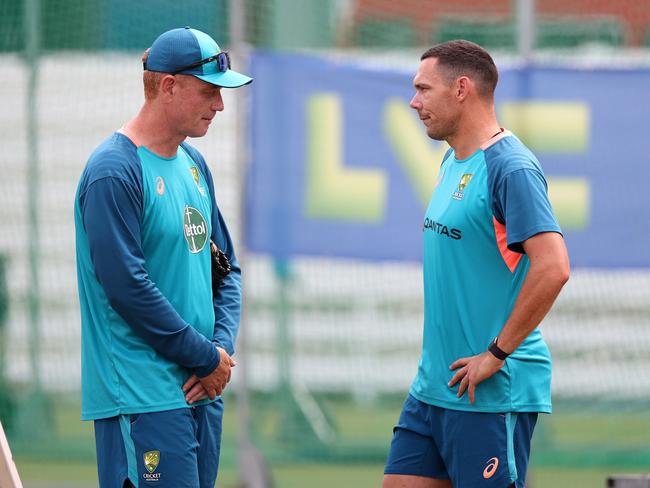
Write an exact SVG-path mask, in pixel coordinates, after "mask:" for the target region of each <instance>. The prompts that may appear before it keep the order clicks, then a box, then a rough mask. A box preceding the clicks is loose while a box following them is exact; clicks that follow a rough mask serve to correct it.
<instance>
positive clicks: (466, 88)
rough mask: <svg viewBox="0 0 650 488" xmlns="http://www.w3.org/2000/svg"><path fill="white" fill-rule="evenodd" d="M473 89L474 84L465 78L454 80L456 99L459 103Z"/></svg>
mask: <svg viewBox="0 0 650 488" xmlns="http://www.w3.org/2000/svg"><path fill="white" fill-rule="evenodd" d="M473 89H474V83H472V80H470V79H469V78H468V77H467V76H461V77H460V78H458V79H457V80H456V98H457V99H458V101H459V102H462V101H464V100H465V99H466V98H467V96H468V95H469V93H470V91H472V90H473Z"/></svg>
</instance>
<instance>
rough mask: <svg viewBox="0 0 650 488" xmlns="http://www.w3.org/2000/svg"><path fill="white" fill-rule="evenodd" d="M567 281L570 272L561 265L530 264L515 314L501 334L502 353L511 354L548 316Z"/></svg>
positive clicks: (500, 346)
mask: <svg viewBox="0 0 650 488" xmlns="http://www.w3.org/2000/svg"><path fill="white" fill-rule="evenodd" d="M567 280H568V271H567V270H565V267H564V266H563V264H562V263H554V264H552V265H549V264H548V263H545V262H538V263H532V262H531V266H530V269H529V270H528V275H527V276H526V279H525V280H524V284H523V285H522V287H521V291H520V293H519V297H518V298H517V301H516V302H515V306H514V307H513V309H512V313H511V314H510V317H509V318H508V320H507V322H506V323H505V325H504V326H503V329H501V332H500V333H499V340H498V346H499V348H500V349H502V350H503V351H505V352H507V353H512V352H514V350H515V349H517V347H519V345H520V344H521V343H522V342H523V341H524V339H526V337H528V336H529V335H530V333H531V332H532V331H533V330H535V328H536V327H537V326H538V325H539V323H540V322H541V321H542V319H543V318H544V317H545V316H546V314H547V313H548V311H549V310H550V309H551V306H552V305H553V303H554V302H555V299H556V298H557V296H558V295H559V293H560V290H562V287H563V286H564V284H565V283H566V282H567Z"/></svg>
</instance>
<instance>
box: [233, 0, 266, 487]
mask: <svg viewBox="0 0 650 488" xmlns="http://www.w3.org/2000/svg"><path fill="white" fill-rule="evenodd" d="M228 7H229V23H230V28H229V34H230V50H231V51H232V52H233V53H235V55H236V58H237V59H238V60H239V61H240V62H241V64H242V66H248V65H249V62H248V61H249V51H248V46H247V44H246V1H245V0H229V2H228ZM247 97H248V89H243V90H239V91H236V92H235V101H234V107H233V108H234V110H235V120H236V125H237V127H236V130H235V137H236V140H235V167H236V168H237V182H238V186H239V195H240V199H239V200H240V202H239V203H240V204H239V216H240V219H239V228H240V242H241V244H240V248H239V250H238V255H239V263H240V266H241V267H242V268H245V264H246V249H245V248H244V243H245V238H244V237H245V229H246V225H245V219H246V174H247V163H248V137H247V134H248V126H247V115H248V106H247V103H246V100H247ZM244 276H245V274H244ZM245 290H246V287H245V286H242V304H246V303H247V300H246V297H245ZM246 315H247V314H246V307H245V306H242V311H241V328H240V331H239V336H238V340H237V350H238V352H237V359H238V362H237V368H236V369H237V376H238V378H239V381H238V383H237V425H238V433H237V437H238V464H239V476H240V482H241V486H243V487H244V488H271V487H272V486H273V480H272V478H271V475H270V473H269V470H268V466H267V465H266V461H265V459H264V457H263V456H262V454H261V453H260V452H259V450H258V449H257V448H256V447H255V445H254V444H253V441H252V438H251V429H250V419H251V413H250V403H251V400H250V395H249V382H248V361H249V357H250V356H249V355H248V341H247V336H248V332H247V327H246V325H247V324H246V322H247V320H246Z"/></svg>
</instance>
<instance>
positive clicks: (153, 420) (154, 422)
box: [95, 398, 223, 488]
mask: <svg viewBox="0 0 650 488" xmlns="http://www.w3.org/2000/svg"><path fill="white" fill-rule="evenodd" d="M222 417H223V401H222V400H221V398H219V399H217V400H216V401H214V402H212V403H210V404H207V405H202V406H197V407H188V408H179V409H176V410H166V411H164V412H151V413H140V414H132V415H119V416H117V417H111V418H107V419H102V420H95V444H96V448H97V470H98V474H99V486H100V488H123V487H125V486H126V487H130V486H135V487H137V488H142V487H155V488H168V487H170V488H214V484H215V481H216V479H217V470H218V469H219V451H220V448H221V420H222ZM127 479H128V480H129V481H130V482H131V484H129V483H128V482H127Z"/></svg>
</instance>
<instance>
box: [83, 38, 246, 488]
mask: <svg viewBox="0 0 650 488" xmlns="http://www.w3.org/2000/svg"><path fill="white" fill-rule="evenodd" d="M143 65H144V77H143V79H144V87H145V102H144V105H143V106H142V108H141V109H140V112H139V113H138V114H137V115H136V116H135V117H134V118H133V119H131V120H130V121H128V122H127V123H126V124H124V126H123V127H122V128H120V129H119V130H117V131H116V132H115V133H113V134H112V135H111V136H110V137H109V138H108V139H106V140H105V141H104V142H102V143H101V144H100V145H99V146H98V147H97V149H95V151H94V152H93V153H92V155H91V156H90V158H89V160H88V163H87V165H86V167H85V169H84V171H83V173H82V175H81V179H80V181H79V186H78V189H77V193H76V197H75V226H76V247H77V275H78V285H79V299H80V306H81V322H82V354H81V363H82V419H83V420H94V422H95V440H96V447H97V462H98V472H99V484H100V486H101V487H102V488H123V487H132V486H136V487H138V486H150V485H153V486H156V487H157V488H163V487H174V488H179V487H188V488H195V487H201V488H203V487H206V488H207V487H210V488H212V487H213V486H214V483H215V480H216V476H217V468H218V462H219V450H220V442H221V419H222V414H223V402H222V401H221V398H220V397H219V395H220V394H221V392H222V391H223V389H224V388H225V386H226V384H227V383H228V381H229V380H230V373H231V367H233V366H234V365H235V362H234V360H233V359H232V358H231V356H232V355H233V353H234V344H235V339H236V335H237V331H238V328H239V318H240V305H241V303H240V302H241V273H240V269H239V265H238V263H237V259H236V258H235V254H234V250H233V244H232V241H231V239H230V236H229V234H228V230H227V228H226V225H225V222H224V220H223V218H222V216H221V213H220V212H219V208H218V207H217V204H216V201H215V197H214V188H213V182H212V175H211V173H210V170H209V169H208V166H207V164H206V163H205V160H204V159H203V156H201V154H200V153H199V152H198V151H197V150H196V149H194V148H193V147H191V146H190V145H189V144H187V143H186V142H184V141H185V138H187V137H201V136H203V135H205V134H206V132H207V130H208V127H209V126H210V123H211V121H212V118H213V117H214V116H215V115H216V114H217V112H220V111H222V110H223V109H224V105H223V100H222V97H221V89H222V88H224V87H225V88H236V87H240V86H243V85H246V84H248V83H250V82H251V81H252V79H251V78H249V77H247V76H245V75H243V74H240V73H237V72H235V71H233V70H231V69H230V58H229V56H228V54H227V53H226V52H223V51H221V49H220V48H219V46H218V45H217V44H216V43H215V41H214V40H213V39H212V38H211V37H210V36H208V35H207V34H205V33H203V32H200V31H197V30H195V29H190V28H189V27H186V28H184V29H174V30H171V31H168V32H165V33H164V34H162V35H161V36H160V37H158V39H156V41H155V42H154V43H153V45H152V46H151V48H150V49H148V50H147V51H146V52H145V54H144V56H143ZM210 241H213V242H214V243H215V244H216V246H217V247H218V248H219V249H220V250H222V251H223V253H224V254H225V255H226V256H227V258H228V260H229V261H230V267H231V271H230V273H229V274H227V275H226V276H225V277H224V278H223V279H222V281H221V283H220V284H218V285H217V286H216V287H215V289H214V292H213V289H212V276H211V254H210Z"/></svg>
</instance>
